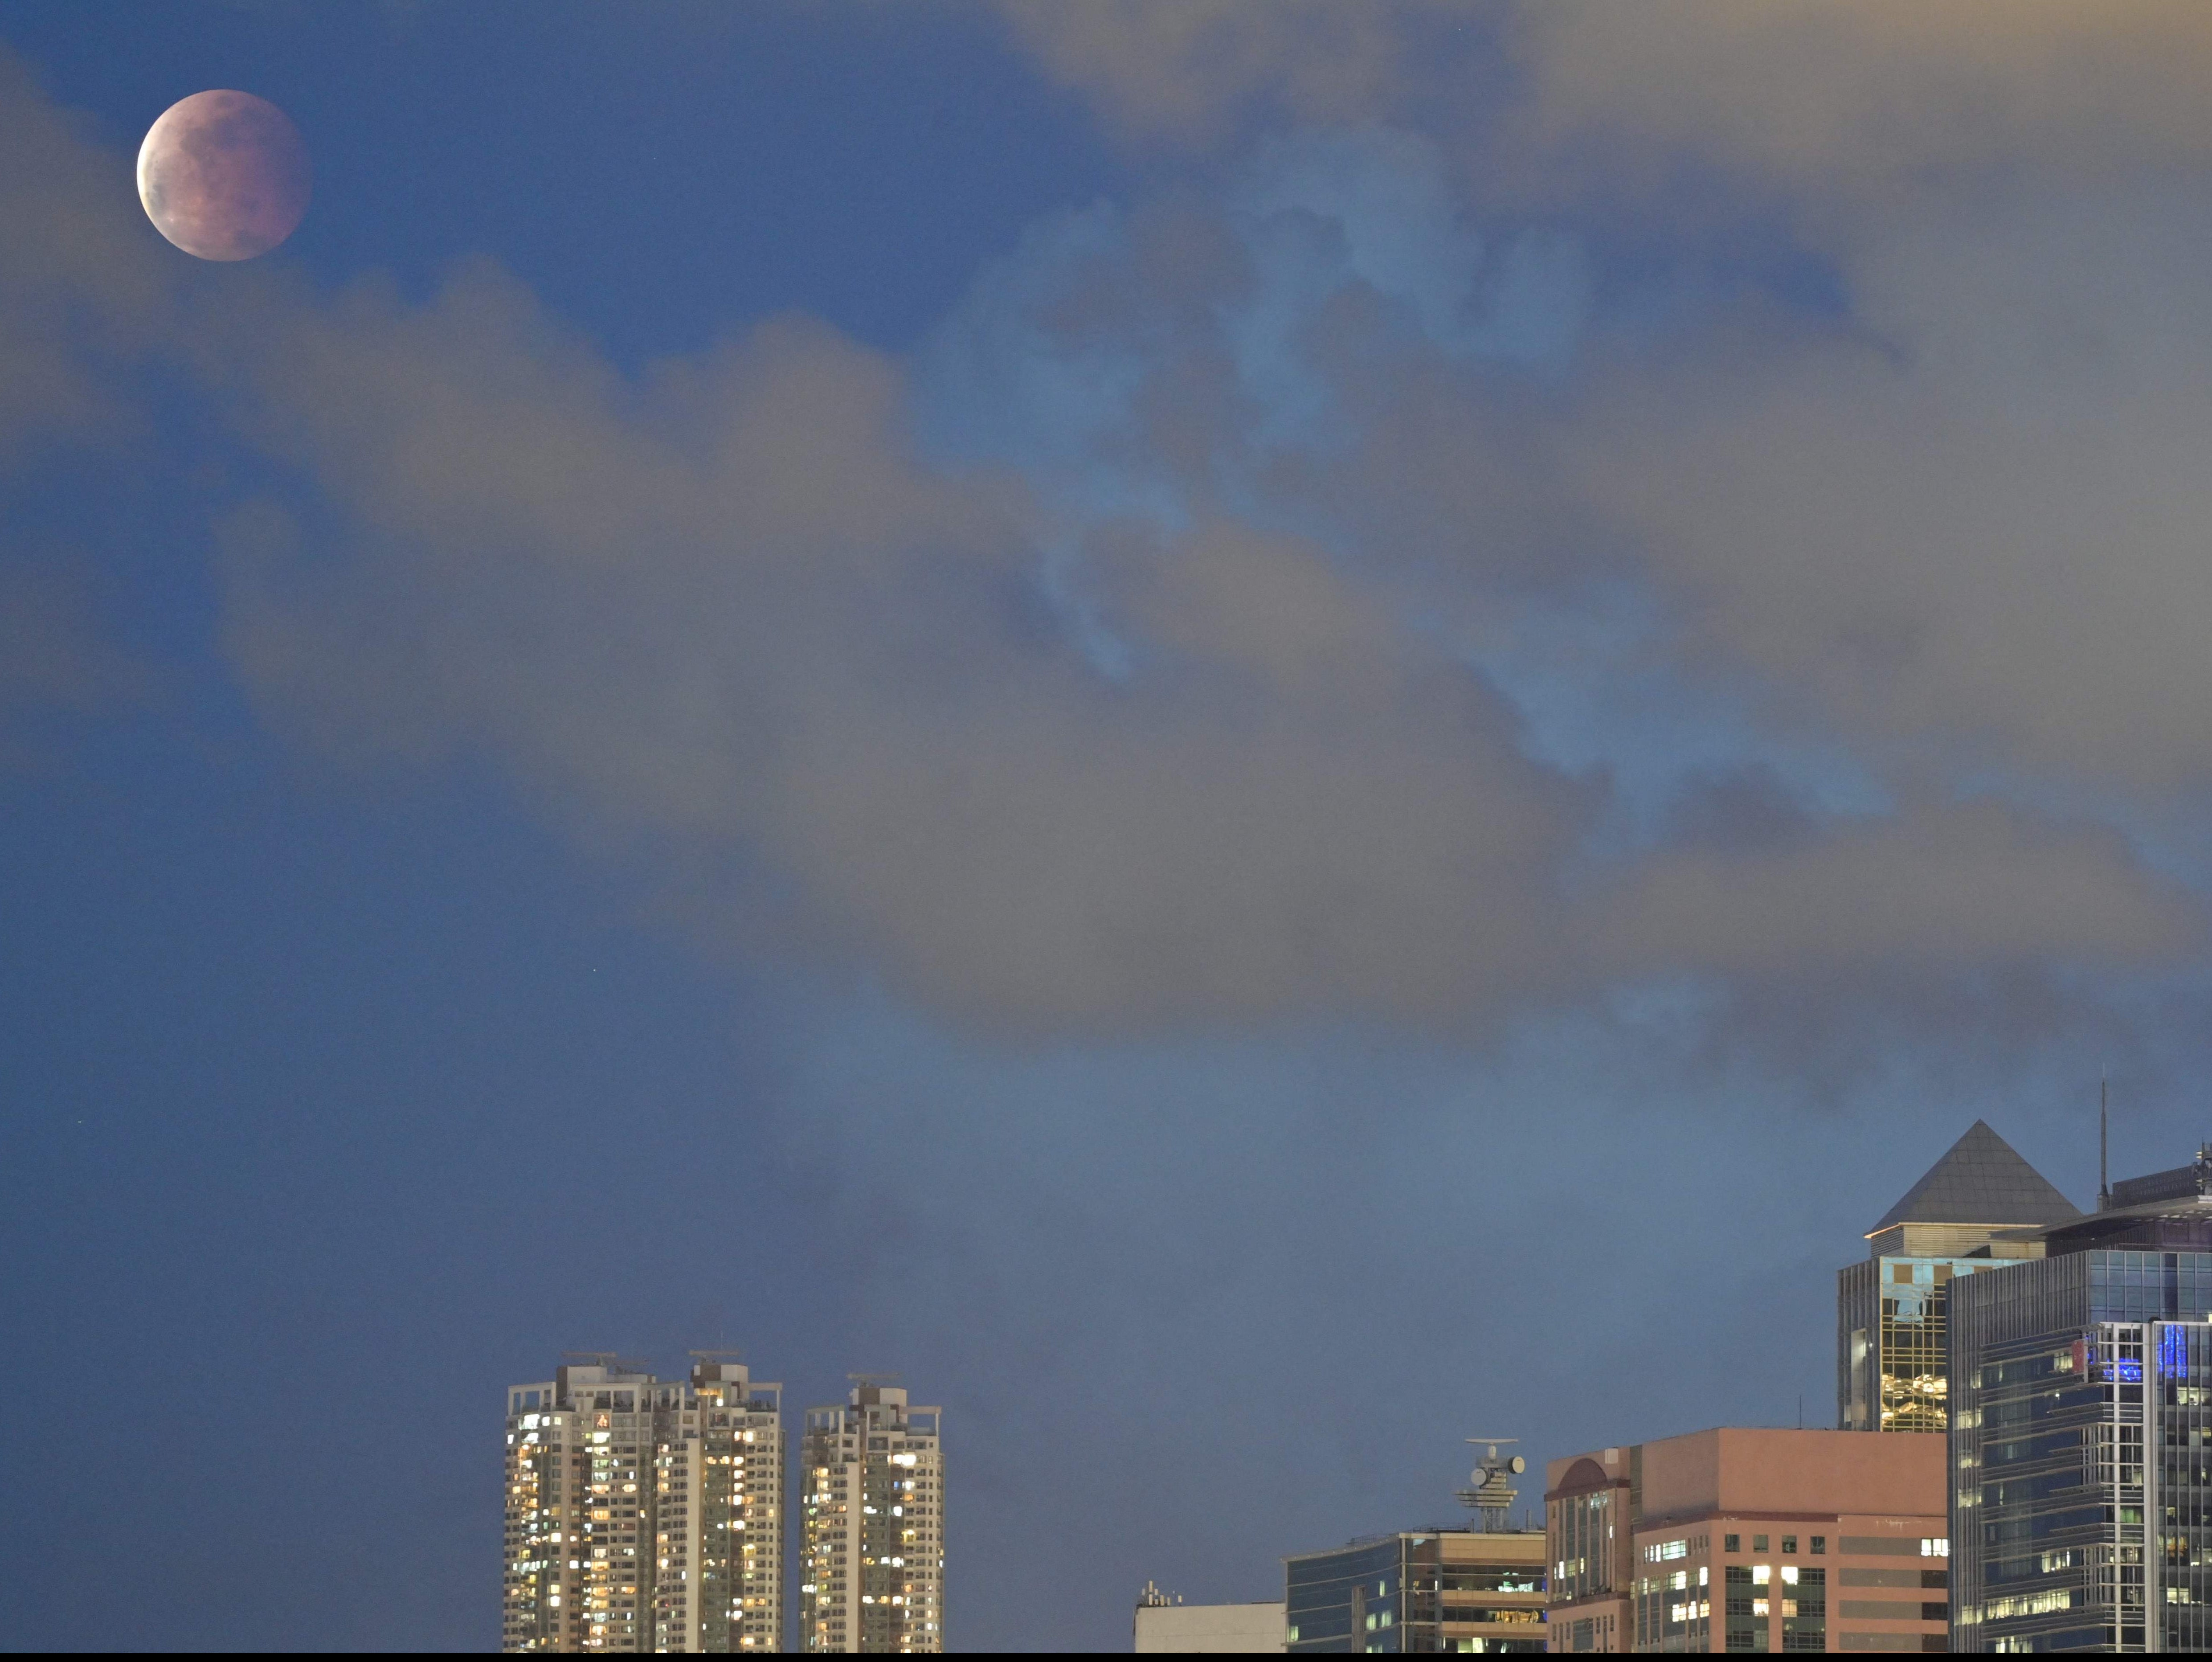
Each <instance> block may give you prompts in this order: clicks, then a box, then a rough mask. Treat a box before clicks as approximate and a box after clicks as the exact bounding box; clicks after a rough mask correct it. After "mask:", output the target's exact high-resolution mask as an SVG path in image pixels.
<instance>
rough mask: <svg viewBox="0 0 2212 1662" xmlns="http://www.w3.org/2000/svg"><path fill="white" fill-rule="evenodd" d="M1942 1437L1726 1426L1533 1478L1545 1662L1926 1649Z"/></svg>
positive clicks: (1939, 1531) (1936, 1636) (1593, 1457)
mask: <svg viewBox="0 0 2212 1662" xmlns="http://www.w3.org/2000/svg"><path fill="white" fill-rule="evenodd" d="M1944 1446H1945V1445H1944V1440H1943V1439H1942V1438H1941V1437H1936V1436H1931V1435H1928V1434H1899V1435H1894V1436H1888V1437H1862V1436H1858V1435H1856V1434H1852V1433H1850V1432H1843V1431H1768V1430H1750V1429H1736V1428H1724V1429H1721V1430H1715V1431H1700V1432H1695V1433H1692V1434H1690V1435H1688V1436H1683V1437H1668V1438H1665V1439H1662V1440H1659V1441H1656V1442H1650V1443H1641V1444H1632V1445H1628V1446H1620V1447H1614V1448H1607V1449H1599V1450H1595V1451H1593V1452H1590V1453H1588V1454H1583V1455H1577V1456H1574V1457H1571V1458H1567V1459H1564V1460H1554V1461H1553V1462H1552V1463H1551V1464H1550V1465H1549V1466H1548V1467H1547V1469H1546V1483H1547V1488H1546V1492H1545V1495H1544V1518H1545V1534H1546V1552H1547V1561H1548V1562H1547V1568H1548V1570H1549V1571H1550V1601H1549V1608H1548V1610H1547V1616H1546V1627H1545V1632H1546V1635H1547V1641H1548V1643H1549V1646H1550V1648H1551V1649H1553V1650H1554V1651H1571V1652H1586V1651H1607V1652H1617V1651H1631V1650H1639V1651H1697V1652H1708V1651H1753V1652H1759V1651H1792V1652H1799V1651H1940V1650H1943V1649H1945V1648H1946V1639H1945V1632H1946V1616H1947V1608H1946V1600H1947V1598H1948V1591H1947V1588H1948V1580H1949V1578H1948V1574H1947V1572H1948V1569H1949V1567H1950V1550H1951V1544H1950V1542H1949V1540H1948V1533H1949V1530H1948V1524H1947V1523H1946V1520H1945V1504H1944V1494H1945V1489H1946V1484H1945V1482H1944V1473H1943V1456H1944Z"/></svg>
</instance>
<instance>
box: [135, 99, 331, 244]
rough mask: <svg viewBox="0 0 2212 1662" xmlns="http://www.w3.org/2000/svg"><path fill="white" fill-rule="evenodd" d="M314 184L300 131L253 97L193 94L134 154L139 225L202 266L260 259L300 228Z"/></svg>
mask: <svg viewBox="0 0 2212 1662" xmlns="http://www.w3.org/2000/svg"><path fill="white" fill-rule="evenodd" d="M312 181H313V174H312V171H311V169H310V167H309V165H308V161H307V145H306V144H305V143H303V142H302V141H301V137H300V130H299V129H298V128H297V127H295V126H294V125H292V119H291V118H290V117H289V116H288V115H286V114H285V113H284V112H283V111H282V110H280V109H278V108H277V107H276V106H275V105H274V104H271V103H270V102H269V101H268V100H265V99H260V98H256V97H255V96H254V95H253V94H252V93H242V92H229V91H223V90H217V91H214V92H203V93H194V94H192V95H191V97H190V98H187V99H184V100H180V101H179V102H177V103H174V104H172V105H171V106H169V107H168V108H167V109H166V110H164V111H163V112H162V113H161V119H160V120H159V121H156V122H155V124H154V125H152V126H151V127H149V128H148V129H147V131H146V142H145V143H143V144H141V145H140V146H139V147H138V199H139V201H141V202H142V203H143V204H145V206H146V217H147V218H149V219H150V220H152V221H153V222H154V228H155V229H156V230H158V231H159V232H161V234H162V235H163V236H165V237H167V238H168V239H169V240H170V241H172V242H173V243H175V244H176V245H177V247H179V248H182V249H183V250H184V251H185V253H188V254H192V255H196V256H197V257H198V258H199V259H252V258H253V257H254V256H255V255H256V254H265V253H268V252H269V251H270V249H271V248H273V247H276V245H277V244H278V243H280V242H282V241H283V240H284V239H285V238H286V237H288V236H289V235H291V234H292V233H293V231H294V230H295V229H296V228H298V226H299V223H300V219H301V216H302V215H303V214H305V213H306V212H307V192H308V188H309V186H310V185H311V183H312Z"/></svg>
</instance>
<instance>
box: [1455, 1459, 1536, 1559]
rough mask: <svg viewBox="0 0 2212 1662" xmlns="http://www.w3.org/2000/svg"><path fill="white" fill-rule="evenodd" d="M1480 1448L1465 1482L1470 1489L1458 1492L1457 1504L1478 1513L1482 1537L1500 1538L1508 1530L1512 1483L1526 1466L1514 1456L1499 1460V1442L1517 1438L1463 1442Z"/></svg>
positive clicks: (1510, 1515) (1513, 1492)
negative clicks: (1493, 1536) (1480, 1450)
mask: <svg viewBox="0 0 2212 1662" xmlns="http://www.w3.org/2000/svg"><path fill="white" fill-rule="evenodd" d="M1468 1441H1469V1442H1470V1443H1474V1444H1475V1445H1477V1446H1480V1448H1482V1449H1483V1451H1484V1452H1483V1453H1482V1454H1481V1455H1480V1456H1479V1457H1477V1458H1476V1460H1475V1463H1474V1470H1473V1471H1472V1472H1471V1473H1469V1474H1468V1481H1469V1482H1472V1483H1473V1484H1474V1488H1463V1489H1462V1490H1460V1492H1459V1503H1460V1505H1462V1506H1463V1507H1466V1508H1467V1509H1468V1511H1470V1512H1479V1513H1481V1514H1482V1532H1483V1533H1484V1534H1485V1535H1503V1534H1504V1533H1505V1532H1506V1531H1507V1530H1508V1529H1509V1528H1510V1527H1511V1521H1512V1515H1513V1501H1514V1499H1515V1497H1516V1496H1517V1495H1519V1494H1520V1492H1521V1491H1520V1490H1518V1489H1516V1488H1514V1487H1513V1482H1512V1480H1513V1479H1514V1478H1516V1477H1518V1476H1520V1475H1521V1474H1522V1472H1524V1471H1526V1470H1528V1462H1527V1461H1526V1460H1524V1459H1522V1458H1521V1457H1520V1456H1519V1455H1517V1454H1509V1455H1506V1456H1504V1457H1502V1458H1501V1457H1500V1456H1499V1454H1498V1445H1499V1444H1500V1443H1514V1442H1518V1441H1520V1439H1519V1438H1517V1437H1470V1438H1468Z"/></svg>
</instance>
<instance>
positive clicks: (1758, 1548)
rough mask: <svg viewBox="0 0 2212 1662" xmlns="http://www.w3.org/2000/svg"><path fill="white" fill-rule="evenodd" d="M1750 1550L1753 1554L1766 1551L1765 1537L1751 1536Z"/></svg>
mask: <svg viewBox="0 0 2212 1662" xmlns="http://www.w3.org/2000/svg"><path fill="white" fill-rule="evenodd" d="M1751 1549H1752V1550H1753V1552H1765V1550H1766V1537H1765V1536H1764V1535H1754V1536H1753V1537H1751Z"/></svg>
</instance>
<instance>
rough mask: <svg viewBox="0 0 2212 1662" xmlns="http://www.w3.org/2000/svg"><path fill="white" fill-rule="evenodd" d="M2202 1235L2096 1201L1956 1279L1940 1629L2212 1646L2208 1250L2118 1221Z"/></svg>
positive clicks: (2196, 1225) (1973, 1636)
mask: <svg viewBox="0 0 2212 1662" xmlns="http://www.w3.org/2000/svg"><path fill="white" fill-rule="evenodd" d="M2208 1235H2212V1227H2208V1220H2207V1219H2205V1218H2203V1217H2191V1216H2188V1215H2180V1214H2176V1213H2174V1212H2172V1211H2171V1210H2166V1211H2164V1212H2163V1214H2162V1215H2151V1216H2145V1215H2142V1213H2141V1211H2140V1210H2131V1212H2130V1213H2124V1214H2118V1215H2116V1214H2112V1213H2100V1214H2097V1215H2093V1217H2092V1218H2091V1219H2089V1220H2087V1221H2084V1223H2083V1224H2082V1225H2081V1226H2077V1227H2075V1228H2074V1229H2071V1230H2069V1229H2059V1230H2054V1231H2052V1232H2051V1239H2050V1242H2049V1248H2050V1251H2051V1254H2052V1256H2050V1257H2045V1258H2044V1259H2042V1260H2041V1261H2039V1262H2033V1263H2015V1264H2008V1265H2006V1266H2003V1267H2002V1269H1999V1270H1998V1271H1997V1272H1996V1273H1995V1274H1992V1275H1976V1276H1974V1277H1973V1278H1972V1280H1971V1281H1968V1282H1963V1283H1960V1284H1959V1285H1958V1287H1957V1288H1955V1290H1954V1294H1953V1319H1954V1325H1953V1353H1952V1366H1953V1370H1954V1377H1955V1379H1956V1381H1957V1384H1958V1387H1959V1389H1958V1391H1957V1400H1956V1404H1955V1412H1954V1415H1953V1424H1952V1428H1951V1457H1952V1468H1953V1470H1952V1476H1953V1480H1954V1490H1953V1495H1952V1518H1953V1526H1952V1534H1953V1537H1954V1539H1955V1541H1956V1543H1957V1552H1956V1556H1955V1562H1954V1568H1955V1570H1956V1572H1957V1574H1956V1577H1955V1580H1954V1587H1953V1592H1952V1598H1953V1608H1952V1624H1953V1625H1952V1632H1953V1635H1954V1647H1955V1648H1957V1649H1960V1650H1984V1651H2001V1652H2002V1651H2055V1650H2123V1651H2147V1650H2179V1651H2191V1650H2203V1649H2205V1648H2208V1647H2212V1562H2208V1559H2212V1324H2209V1323H2212V1251H2202V1250H2200V1251H2184V1250H2174V1251H2165V1250H2139V1247H2138V1246H2137V1244H2136V1242H2130V1241H2129V1239H2128V1238H2129V1237H2130V1236H2132V1237H2136V1238H2137V1242H2139V1241H2140V1240H2141V1239H2142V1238H2145V1237H2149V1238H2152V1241H2151V1244H2152V1245H2161V1244H2162V1243H2166V1244H2172V1245H2175V1246H2177V1247H2179V1245H2182V1243H2183V1240H2184V1239H2185V1238H2186V1237H2190V1236H2193V1237H2195V1238H2196V1240H2197V1244H2198V1245H2200V1246H2206V1247H2212V1239H2207V1237H2208ZM2069 1237H2070V1238H2071V1239H2069ZM2100 1239H2101V1240H2102V1241H2106V1242H2112V1241H2118V1242H2119V1243H2121V1244H2120V1245H2100V1244H2099V1243H2100ZM2069 1249H2079V1250H2069Z"/></svg>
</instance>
